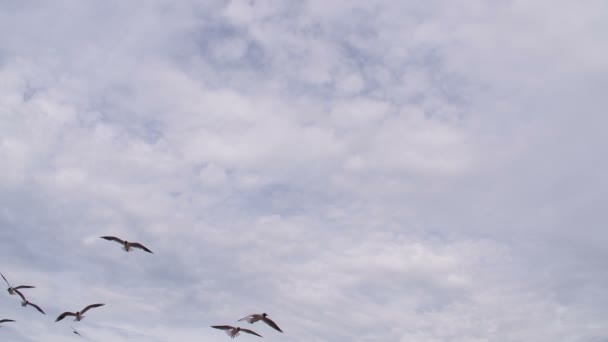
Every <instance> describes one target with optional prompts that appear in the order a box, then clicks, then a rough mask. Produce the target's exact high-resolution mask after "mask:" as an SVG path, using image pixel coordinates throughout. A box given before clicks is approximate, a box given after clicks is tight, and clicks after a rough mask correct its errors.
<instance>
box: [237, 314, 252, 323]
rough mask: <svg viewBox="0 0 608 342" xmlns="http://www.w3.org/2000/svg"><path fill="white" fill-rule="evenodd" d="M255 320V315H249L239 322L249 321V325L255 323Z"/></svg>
mask: <svg viewBox="0 0 608 342" xmlns="http://www.w3.org/2000/svg"><path fill="white" fill-rule="evenodd" d="M254 319H255V315H249V316H247V317H243V318H241V319H239V322H240V321H247V322H249V323H253V320H254Z"/></svg>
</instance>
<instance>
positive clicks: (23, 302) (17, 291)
mask: <svg viewBox="0 0 608 342" xmlns="http://www.w3.org/2000/svg"><path fill="white" fill-rule="evenodd" d="M15 292H16V293H17V294H18V295H19V297H21V299H22V300H23V301H22V302H21V306H28V305H29V306H33V307H34V308H35V309H36V310H38V311H40V313H42V314H44V315H46V313H45V312H44V311H43V310H42V309H41V308H40V307H39V306H38V305H36V304H34V303H32V302H30V301H29V300H27V299H26V298H25V296H24V295H23V293H21V292H19V290H15Z"/></svg>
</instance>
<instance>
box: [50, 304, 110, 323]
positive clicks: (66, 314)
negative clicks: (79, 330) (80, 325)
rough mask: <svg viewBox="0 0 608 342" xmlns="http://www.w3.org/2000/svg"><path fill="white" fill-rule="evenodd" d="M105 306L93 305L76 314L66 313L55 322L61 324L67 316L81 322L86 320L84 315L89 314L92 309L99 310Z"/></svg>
mask: <svg viewBox="0 0 608 342" xmlns="http://www.w3.org/2000/svg"><path fill="white" fill-rule="evenodd" d="M104 305H105V304H91V305H89V306H87V307H86V308H84V309H82V311H76V312H70V311H66V312H64V313H62V314H61V315H59V316H58V317H57V319H56V320H55V322H59V321H61V320H62V319H64V318H66V317H67V316H74V317H75V318H74V321H81V320H82V319H84V313H85V312H87V311H88V310H90V309H93V308H98V307H100V306H104Z"/></svg>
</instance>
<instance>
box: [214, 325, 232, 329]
mask: <svg viewBox="0 0 608 342" xmlns="http://www.w3.org/2000/svg"><path fill="white" fill-rule="evenodd" d="M211 327H212V328H215V329H220V330H231V329H234V327H232V326H229V325H212V326H211Z"/></svg>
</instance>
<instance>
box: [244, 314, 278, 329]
mask: <svg viewBox="0 0 608 342" xmlns="http://www.w3.org/2000/svg"><path fill="white" fill-rule="evenodd" d="M239 321H247V322H249V323H251V324H253V323H255V322H257V321H262V322H264V323H266V324H268V325H270V326H271V327H272V328H274V329H275V330H276V331H280V332H283V330H281V328H279V326H278V325H277V324H276V323H275V322H273V321H272V320H271V319H270V318H268V314H266V313H265V312H264V313H261V314H253V315H249V316H247V317H243V318H241V319H239Z"/></svg>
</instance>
